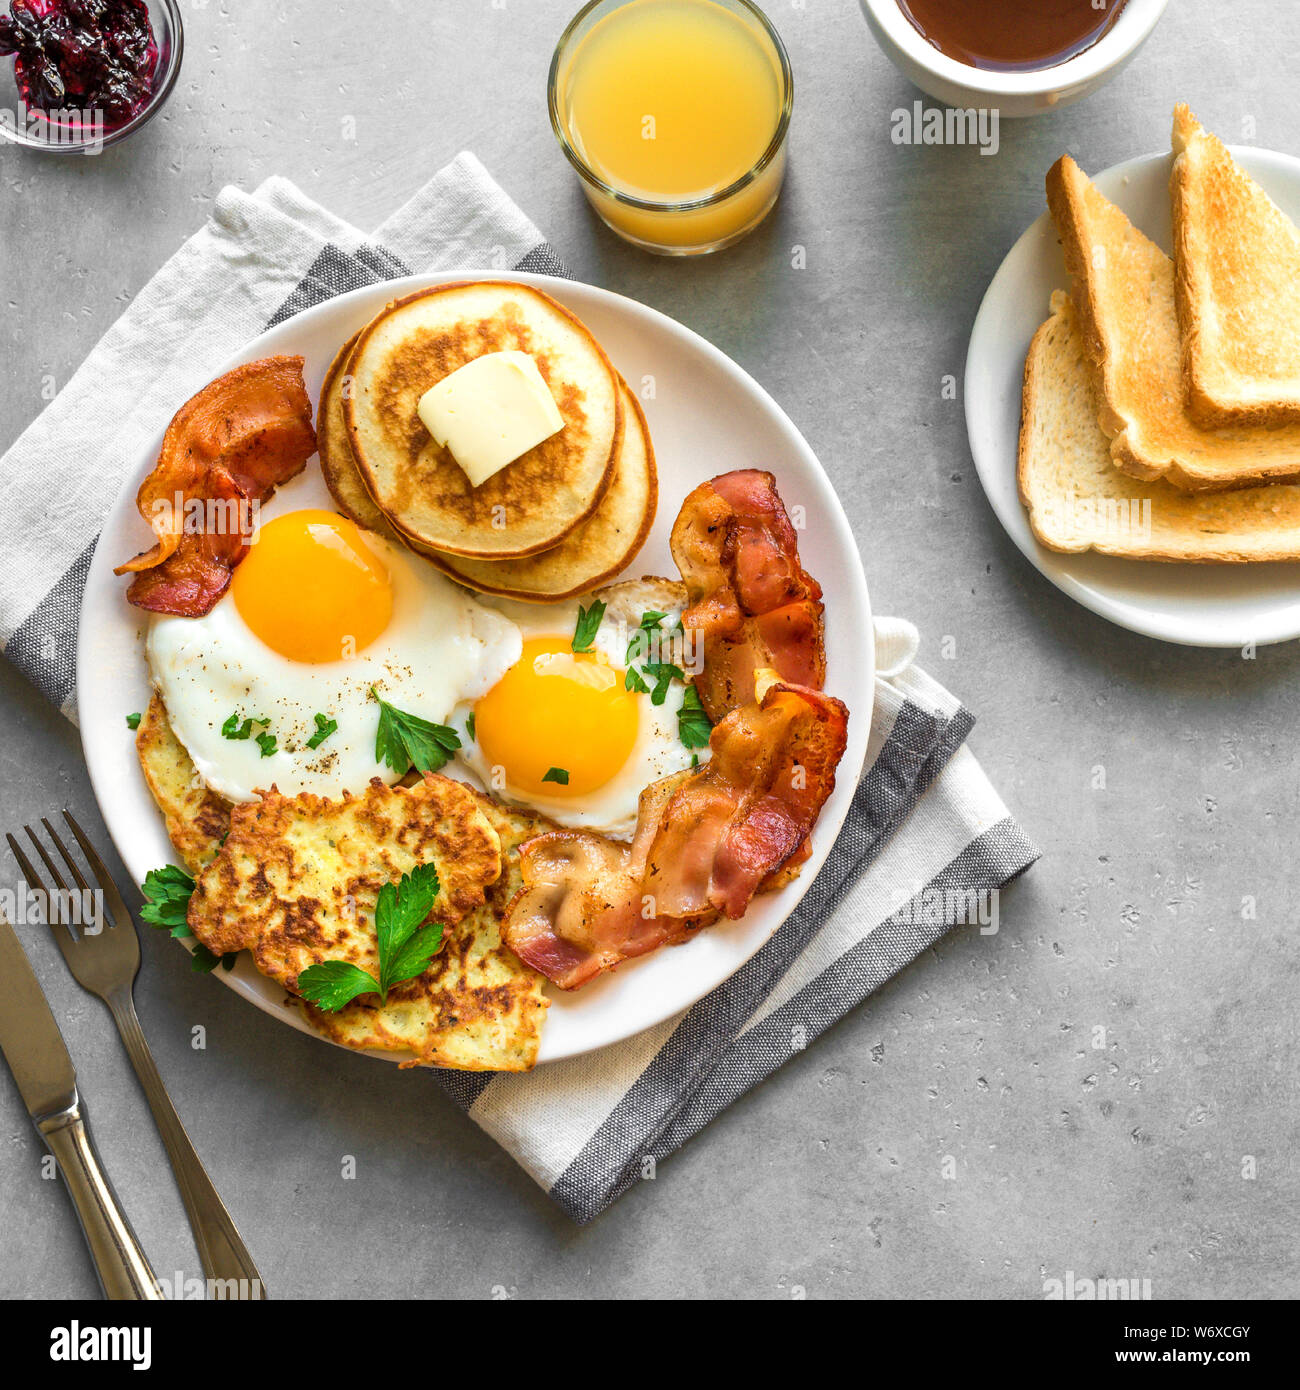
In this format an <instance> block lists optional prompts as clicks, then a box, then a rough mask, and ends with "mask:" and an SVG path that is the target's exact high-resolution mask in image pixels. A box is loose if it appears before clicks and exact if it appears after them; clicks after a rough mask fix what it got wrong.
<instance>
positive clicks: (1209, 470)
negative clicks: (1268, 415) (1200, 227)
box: [1047, 155, 1300, 491]
mask: <svg viewBox="0 0 1300 1390" xmlns="http://www.w3.org/2000/svg"><path fill="white" fill-rule="evenodd" d="M1047 202H1048V206H1049V207H1050V208H1051V210H1052V217H1053V220H1054V221H1055V223H1056V229H1057V231H1058V232H1059V233H1060V236H1061V244H1062V247H1063V249H1064V251H1065V264H1066V266H1067V268H1068V269H1069V271H1070V274H1071V275H1072V276H1073V277H1074V294H1073V299H1074V303H1075V307H1076V308H1077V310H1078V314H1079V325H1080V327H1081V328H1082V330H1083V338H1084V343H1085V346H1086V348H1087V354H1088V363H1089V366H1090V367H1091V369H1092V373H1093V385H1094V387H1095V389H1096V392H1097V404H1098V407H1099V409H1100V419H1101V427H1102V429H1103V430H1104V431H1105V432H1106V434H1107V436H1108V437H1109V438H1110V441H1111V445H1110V452H1111V458H1112V459H1113V460H1114V462H1115V465H1116V467H1118V468H1120V469H1122V470H1123V471H1124V472H1125V473H1131V474H1132V475H1133V476H1134V477H1136V478H1164V479H1166V481H1168V482H1170V483H1172V484H1174V486H1175V487H1180V488H1183V489H1185V490H1188V491H1200V490H1203V489H1213V488H1237V487H1252V486H1255V485H1256V484H1259V483H1266V482H1279V481H1282V480H1286V479H1293V478H1300V425H1286V426H1283V427H1281V428H1279V429H1266V428H1263V427H1261V426H1236V427H1233V428H1227V429H1215V430H1207V429H1203V428H1202V427H1201V426H1199V425H1197V424H1196V422H1195V421H1194V420H1193V419H1192V418H1191V416H1190V415H1188V413H1187V409H1186V405H1185V400H1184V391H1183V374H1182V368H1181V365H1180V358H1181V342H1180V339H1179V333H1178V314H1177V311H1176V309H1175V307H1174V263H1173V262H1172V261H1171V260H1170V259H1169V257H1168V256H1166V255H1165V254H1164V252H1163V251H1161V249H1160V248H1159V247H1158V246H1157V245H1156V244H1155V243H1154V242H1152V241H1149V240H1148V239H1147V238H1146V237H1144V236H1143V235H1142V233H1141V232H1139V231H1138V230H1137V228H1136V227H1134V226H1133V224H1132V223H1131V222H1130V221H1129V220H1128V218H1127V217H1125V216H1124V214H1123V213H1122V212H1121V211H1120V210H1119V208H1117V207H1116V206H1115V205H1114V203H1112V202H1110V201H1109V200H1108V199H1106V198H1105V197H1103V196H1102V194H1101V193H1100V192H1099V191H1098V189H1097V188H1095V187H1094V186H1093V184H1092V183H1091V181H1090V180H1089V179H1088V177H1087V175H1086V174H1084V172H1083V170H1082V169H1080V168H1079V166H1078V165H1077V164H1076V163H1075V162H1074V160H1072V159H1071V158H1070V157H1069V155H1066V156H1065V157H1064V158H1063V159H1060V160H1058V161H1057V163H1056V164H1054V165H1053V166H1052V169H1051V171H1050V172H1049V173H1048V175H1047Z"/></svg>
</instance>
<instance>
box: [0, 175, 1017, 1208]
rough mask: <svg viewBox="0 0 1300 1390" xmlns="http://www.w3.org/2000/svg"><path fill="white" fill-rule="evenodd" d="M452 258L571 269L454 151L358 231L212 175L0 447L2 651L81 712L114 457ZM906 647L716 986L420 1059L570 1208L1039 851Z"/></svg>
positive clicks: (899, 633) (755, 1077) (974, 905)
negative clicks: (94, 574) (594, 1044)
mask: <svg viewBox="0 0 1300 1390" xmlns="http://www.w3.org/2000/svg"><path fill="white" fill-rule="evenodd" d="M462 267H481V268H492V269H496V270H506V269H514V270H526V271H540V272H544V273H548V274H552V275H563V274H565V273H566V272H565V270H564V268H563V267H562V265H561V264H560V262H559V260H558V258H557V257H556V255H555V252H554V251H553V250H552V249H551V247H550V246H549V245H548V244H547V243H546V241H545V240H544V239H543V237H542V235H541V233H540V232H538V230H537V228H536V227H534V226H533V224H532V223H531V222H530V221H529V220H528V218H527V217H525V216H524V214H523V213H522V212H521V211H520V210H519V209H518V208H517V207H516V206H515V205H514V204H513V203H512V202H511V201H510V199H509V198H507V197H506V195H505V193H504V192H503V191H502V190H501V189H500V188H499V187H498V186H497V184H496V183H494V182H493V180H492V179H491V178H490V177H489V175H488V174H487V172H486V170H484V168H483V167H482V165H481V164H479V162H478V160H476V159H475V158H474V157H473V156H472V155H470V154H468V153H466V154H462V155H460V156H459V157H458V158H457V159H456V160H454V161H453V162H452V163H451V164H449V165H448V166H447V167H446V168H444V169H442V170H441V171H440V172H439V173H438V174H437V175H435V176H434V178H433V179H431V180H430V182H429V183H428V184H426V185H425V187H424V188H423V189H422V190H421V191H420V192H419V193H417V194H416V195H415V197H414V198H412V199H411V201H410V202H409V203H407V204H406V205H405V206H404V207H402V208H401V209H400V210H399V211H398V212H396V213H394V214H393V216H392V217H390V218H389V219H388V220H387V221H386V222H384V223H383V224H382V225H381V226H380V227H378V228H377V229H376V230H375V231H374V232H373V233H371V234H370V235H369V236H367V235H364V234H363V233H361V232H359V231H358V230H357V229H356V228H355V227H352V226H350V225H349V224H347V223H346V222H342V221H340V220H339V219H338V218H336V217H334V216H332V215H331V214H330V213H328V212H327V211H326V210H325V209H324V208H322V207H320V206H319V205H318V204H316V203H314V202H312V201H311V200H310V199H308V198H306V197H305V196H304V195H303V194H302V193H301V192H300V191H299V190H298V189H297V188H295V187H294V186H293V185H292V184H290V183H288V182H286V181H285V180H283V179H279V178H272V179H269V180H267V181H266V182H265V183H264V184H262V185H261V187H260V188H258V189H257V190H256V192H254V193H252V194H248V193H244V192H242V191H240V190H239V189H236V188H227V189H225V190H224V191H223V192H222V193H221V194H220V196H219V197H218V199H217V202H216V207H215V210H214V212H213V215H212V218H211V220H210V221H209V222H208V223H207V225H206V226H205V227H203V228H202V230H200V231H199V232H198V233H197V234H196V235H195V236H193V237H192V238H191V239H190V240H189V241H188V242H187V243H186V244H185V245H184V246H183V247H181V249H180V250H179V251H178V252H177V253H176V254H175V255H174V256H173V257H172V258H171V260H169V261H168V262H167V263H166V265H164V266H163V267H162V269H161V270H160V271H159V272H158V273H157V274H156V275H155V276H154V278H153V279H152V280H151V281H150V282H149V284H148V285H146V286H145V288H144V289H143V290H142V291H141V292H140V294H139V295H138V296H137V297H136V299H135V300H134V302H133V303H132V304H131V307H130V308H129V309H128V310H127V311H126V313H125V314H124V315H123V316H122V318H121V319H120V320H119V321H118V322H117V323H116V324H115V325H114V327H113V328H111V329H110V330H109V332H108V333H107V334H106V335H105V336H104V338H103V339H102V340H101V341H100V343H99V344H98V345H97V346H96V347H95V349H94V350H93V352H92V353H91V354H90V356H89V357H88V358H87V359H86V361H85V363H84V364H83V365H82V367H81V368H80V369H79V370H78V371H77V373H76V374H75V375H74V376H73V378H72V379H71V381H69V383H68V384H67V386H66V387H65V388H64V389H63V391H62V392H60V394H59V395H58V396H57V397H56V398H55V400H54V401H53V402H52V403H51V404H50V406H49V407H48V408H47V409H46V410H45V412H44V413H43V414H42V415H41V416H40V417H39V418H38V419H37V420H36V421H35V422H34V423H33V424H32V425H31V426H30V428H28V429H27V430H26V431H25V432H24V433H23V435H22V436H21V438H19V440H18V441H17V443H16V444H14V446H13V447H12V448H11V449H10V450H9V451H8V453H7V454H5V455H4V457H3V459H2V460H0V514H3V515H4V516H5V517H6V521H7V525H6V534H7V536H8V537H9V546H10V563H9V564H7V565H5V566H3V567H0V642H3V647H4V652H5V655H6V656H7V657H8V658H9V660H10V661H12V662H13V663H14V664H15V665H16V666H17V667H18V668H19V669H20V670H22V671H23V672H24V673H25V674H26V675H27V676H28V677H29V678H30V679H31V680H32V681H33V682H34V683H35V684H36V685H37V686H38V687H39V688H40V690H41V691H42V692H43V693H44V694H45V695H46V697H47V698H48V699H49V700H50V701H51V702H52V703H53V704H55V705H56V706H58V707H59V708H60V709H61V710H62V711H63V712H64V713H65V714H66V715H68V716H69V717H70V718H72V717H74V712H75V700H76V692H75V648H76V633H77V614H78V609H79V606H80V599H81V592H82V589H83V587H84V585H85V579H86V572H87V569H88V567H89V564H90V558H91V555H92V554H93V552H94V547H95V540H96V537H97V536H98V534H99V531H100V528H101V525H102V523H103V519H104V516H105V515H106V513H107V512H108V509H109V506H110V504H111V503H112V501H113V499H114V497H115V495H116V493H117V492H118V490H119V488H120V487H121V484H122V470H123V461H124V460H126V459H132V458H136V457H138V456H139V454H140V453H141V452H142V451H143V449H144V448H145V446H146V445H147V443H148V442H149V441H150V440H151V439H152V438H154V437H156V435H157V434H158V432H159V431H160V430H161V428H162V426H163V425H164V424H165V423H166V421H167V420H168V419H170V417H171V415H172V414H173V413H174V411H175V409H176V407H177V404H178V403H179V402H181V401H184V400H186V399H188V397H189V396H191V395H192V394H193V393H194V392H195V391H197V390H198V389H199V388H200V387H201V386H203V385H204V384H205V383H206V382H207V381H209V380H210V379H211V378H212V376H214V375H215V373H216V372H217V370H218V369H219V368H220V366H221V365H222V363H224V362H225V361H226V360H227V359H228V358H230V357H232V356H233V355H234V354H235V353H237V352H238V351H239V350H240V349H241V348H243V347H244V345H245V344H246V343H247V342H248V341H249V340H250V339H251V338H254V337H255V336H257V334H259V333H261V332H262V331H263V330H264V329H266V328H268V327H270V326H272V325H274V324H277V323H280V322H282V321H283V320H284V319H286V318H288V317H290V316H291V315H293V314H295V313H298V312H299V311H300V310H302V309H305V308H308V307H309V306H311V305H313V304H319V303H321V302H322V301H323V300H326V299H329V298H331V297H332V296H334V295H337V294H342V293H344V292H345V291H347V290H352V289H356V288H358V287H359V286H362V285H369V284H373V283H375V282H376V281H379V280H384V279H392V278H395V277H397V276H401V275H409V274H411V273H413V272H424V271H439V270H451V269H457V268H462ZM33 479H39V480H40V486H39V487H33V486H32V480H33ZM918 641H919V639H918V637H917V633H916V629H915V628H914V627H912V625H911V624H910V623H907V622H904V621H902V620H899V619H881V620H878V622H877V626H876V643H877V652H878V674H877V680H876V701H875V712H874V714H873V717H872V729H871V741H870V748H869V751H868V754H867V768H866V771H865V773H864V775H863V777H862V781H861V783H860V785H859V786H858V790H857V793H856V795H855V797H854V800H853V805H852V810H851V811H850V813H849V818H848V821H847V822H846V824H845V827H844V830H843V832H842V833H841V835H840V837H839V840H838V841H837V843H836V845H835V847H834V849H833V851H832V853H831V855H830V857H829V859H828V860H827V861H826V864H825V865H824V866H823V868H822V870H821V872H820V873H819V874H818V876H817V879H816V881H815V882H814V884H813V885H812V887H811V889H810V890H809V892H808V893H807V895H806V896H805V897H804V899H803V901H802V903H801V904H800V906H799V908H798V909H797V910H796V911H795V913H794V914H793V915H792V916H791V917H790V918H789V919H788V920H787V921H786V923H785V924H784V926H782V927H781V929H780V930H779V931H778V932H777V933H776V934H775V935H774V936H773V937H772V938H771V940H770V941H769V942H768V943H767V945H766V946H764V947H763V949H762V950H760V951H759V953H758V954H757V955H756V956H754V957H753V959H752V960H750V961H749V963H748V964H747V965H745V966H744V967H743V968H742V969H741V970H740V971H739V972H738V973H737V974H736V975H734V976H733V977H732V978H731V979H730V980H728V981H727V982H726V984H724V985H722V986H720V987H719V988H718V989H716V990H715V991H714V992H713V993H712V994H710V995H709V996H707V997H706V998H705V999H703V1000H701V1001H700V1002H699V1003H698V1004H696V1005H695V1006H694V1007H692V1008H690V1009H688V1010H686V1011H685V1012H684V1013H682V1014H679V1015H678V1016H677V1017H675V1018H672V1019H669V1020H668V1021H667V1022H665V1023H661V1024H660V1025H659V1026H658V1027H656V1028H652V1029H650V1030H649V1031H648V1032H645V1033H642V1034H640V1035H638V1036H637V1037H634V1038H631V1039H629V1040H628V1041H626V1042H624V1043H620V1044H618V1045H616V1046H613V1047H608V1048H605V1049H603V1050H601V1051H599V1052H595V1053H590V1054H588V1055H586V1056H583V1057H577V1058H573V1059H571V1060H568V1061H563V1062H554V1063H550V1064H548V1065H545V1066H543V1067H540V1068H539V1069H537V1070H536V1071H534V1072H532V1073H529V1074H528V1075H522V1076H516V1075H504V1074H491V1073H489V1074H470V1073H456V1072H439V1073H436V1075H437V1077H438V1079H439V1081H441V1083H442V1084H443V1086H444V1087H445V1088H446V1090H447V1091H448V1092H449V1093H450V1094H451V1096H452V1097H453V1098H454V1100H455V1101H456V1102H457V1104H459V1105H460V1106H461V1107H462V1108H463V1109H464V1110H465V1111H466V1112H467V1113H468V1114H469V1115H470V1117H471V1118H472V1119H474V1120H475V1121H476V1122H477V1123H478V1124H479V1125H481V1126H482V1127H483V1128H484V1129H485V1130H486V1131H487V1132H488V1133H489V1134H491V1135H492V1136H493V1137H494V1138H496V1139H497V1140H498V1141H499V1142H500V1143H501V1144H503V1145H504V1146H505V1147H506V1148H507V1149H508V1150H509V1152H510V1153H511V1154H513V1155H514V1157H515V1159H516V1160H517V1161H518V1162H519V1163H521V1164H522V1165H523V1166H524V1168H525V1169H527V1171H528V1172H529V1173H530V1174H531V1175H532V1176H533V1178H534V1179H535V1180H536V1181H537V1182H538V1183H539V1184H540V1185H541V1186H542V1188H543V1189H545V1191H547V1192H548V1193H549V1194H550V1195H551V1197H552V1198H554V1199H555V1201H556V1202H558V1203H559V1204H560V1206H562V1207H563V1208H564V1210H565V1211H566V1212H568V1213H569V1214H570V1215H571V1216H572V1217H573V1218H574V1219H575V1220H577V1221H587V1220H589V1219H590V1218H591V1217H593V1216H595V1215H596V1214H597V1213H598V1212H600V1211H602V1210H603V1209H604V1208H605V1207H607V1206H608V1205H609V1204H610V1203H611V1202H612V1201H613V1200H614V1199H615V1198H616V1197H618V1196H619V1195H620V1194H621V1193H622V1192H624V1191H626V1190H627V1188H629V1187H630V1186H632V1184H633V1183H636V1182H638V1181H641V1180H643V1179H645V1178H648V1177H653V1176H654V1175H655V1171H656V1165H657V1163H658V1161H659V1160H660V1159H662V1158H664V1157H666V1156H667V1155H668V1154H670V1153H672V1152H673V1151H674V1150H675V1149H676V1148H677V1147H678V1146H679V1145H681V1144H682V1143H683V1142H684V1141H685V1140H686V1139H688V1138H690V1136H691V1135H693V1134H695V1133H697V1132H698V1131H699V1130H700V1129H702V1128H703V1127H704V1126H705V1125H706V1124H708V1122H709V1121H710V1120H711V1119H712V1118H713V1117H714V1116H715V1115H717V1114H718V1113H719V1112H720V1111H721V1110H723V1109H724V1108H725V1107H726V1106H728V1105H729V1104H730V1103H731V1102H732V1101H733V1100H735V1099H736V1098H737V1097H738V1096H740V1095H742V1094H743V1093H744V1092H745V1091H747V1090H748V1089H749V1088H750V1087H751V1086H753V1085H754V1084H755V1083H756V1082H758V1081H761V1080H762V1079H763V1078H764V1077H765V1076H767V1075H769V1074H770V1073H771V1072H772V1071H774V1070H775V1069H776V1068H777V1067H779V1066H780V1065H781V1064H782V1062H784V1061H785V1060H786V1059H787V1058H788V1057H790V1056H791V1055H792V1054H793V1053H796V1052H798V1051H800V1050H802V1049H803V1048H805V1047H807V1046H808V1045H809V1044H810V1043H811V1042H812V1041H813V1040H814V1039H815V1038H816V1037H817V1036H818V1034H820V1033H821V1032H822V1030H823V1029H825V1028H827V1027H829V1026H830V1025H831V1024H832V1023H834V1022H835V1021H836V1020H837V1019H839V1018H841V1017H843V1015H844V1014H846V1013H847V1012H848V1011H849V1010H850V1009H852V1008H853V1007H854V1006H855V1005H857V1004H859V1003H860V1002H861V1001H862V1000H863V999H864V998H865V997H866V996H867V995H868V994H870V993H871V992H872V991H873V990H874V989H876V988H877V987H878V986H879V985H880V984H882V983H883V982H884V981H885V980H887V979H889V977H890V976H891V975H893V974H895V973H896V972H897V971H899V970H901V969H902V968H903V966H905V965H906V964H907V963H908V962H909V961H911V960H914V959H915V958H916V956H918V955H919V954H920V953H921V952H922V951H924V950H925V949H926V947H928V946H930V945H932V944H933V943H934V942H935V941H936V940H938V939H939V937H941V936H942V935H943V934H944V933H945V932H946V931H948V930H949V929H950V928H951V927H952V926H954V925H957V924H959V923H967V924H972V929H974V930H981V931H992V930H996V928H997V920H998V917H997V906H998V897H997V894H998V891H999V889H1000V888H1001V887H1002V886H1003V885H1004V884H1005V883H1007V882H1008V881H1009V880H1010V879H1012V878H1014V877H1015V876H1016V875H1017V874H1019V873H1021V872H1023V871H1024V870H1025V869H1026V868H1028V867H1029V865H1030V864H1032V863H1033V861H1034V859H1035V858H1036V857H1037V851H1036V849H1035V848H1034V846H1033V845H1032V844H1031V843H1030V842H1029V840H1028V839H1027V838H1026V837H1025V835H1024V833H1023V832H1022V831H1021V829H1020V827H1019V826H1018V825H1017V824H1016V823H1015V821H1014V820H1012V818H1011V817H1010V815H1009V814H1008V812H1007V808H1006V807H1005V806H1004V805H1003V803H1002V801H1001V799H1000V798H999V797H998V795H997V793H996V792H995V791H994V789H993V787H992V786H991V784H990V783H989V781H988V779H987V778H986V777H985V775H984V773H983V772H982V771H981V769H980V766H979V764H978V763H977V762H976V760H975V758H974V756H973V755H972V754H971V753H970V751H969V750H968V749H967V748H966V747H965V746H964V744H965V739H966V736H967V734H968V733H969V732H970V729H971V726H972V724H973V722H974V721H973V718H972V716H971V715H970V713H969V712H968V711H967V710H965V709H964V708H963V707H962V705H961V704H960V703H959V701H958V700H957V699H956V698H955V697H954V696H952V695H950V694H949V693H948V692H947V691H946V690H945V689H944V688H943V687H942V686H940V685H939V684H938V683H937V682H935V681H933V680H932V679H930V677H929V676H927V675H925V674H924V672H922V671H921V670H919V669H918V668H917V667H916V665H915V664H914V657H915V654H916V649H917V646H918ZM868 870H870V872H868Z"/></svg>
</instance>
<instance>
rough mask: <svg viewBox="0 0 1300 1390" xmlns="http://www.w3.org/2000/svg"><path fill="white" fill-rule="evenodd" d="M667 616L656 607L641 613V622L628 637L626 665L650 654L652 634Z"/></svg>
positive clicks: (641, 659)
mask: <svg viewBox="0 0 1300 1390" xmlns="http://www.w3.org/2000/svg"><path fill="white" fill-rule="evenodd" d="M667 616H668V614H667V613H660V612H659V611H658V609H655V608H651V609H648V610H647V611H646V612H644V613H642V614H641V622H640V624H639V626H638V627H637V630H636V631H635V632H634V633H633V634H632V636H631V637H629V638H628V643H627V655H626V656H624V658H623V665H624V666H631V665H632V663H633V662H636V661H644V660H645V659H646V657H648V656H649V655H650V634H651V633H652V632H654V631H655V630H656V629H657V628H658V626H659V624H660V623H662V622H663V620H664V619H665V618H666V617H667ZM643 693H644V692H643Z"/></svg>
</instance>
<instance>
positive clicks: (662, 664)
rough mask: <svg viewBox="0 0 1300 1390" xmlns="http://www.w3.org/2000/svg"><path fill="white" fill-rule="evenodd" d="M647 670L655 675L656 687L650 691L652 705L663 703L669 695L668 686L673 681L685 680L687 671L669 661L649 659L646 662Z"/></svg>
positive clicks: (649, 673)
mask: <svg viewBox="0 0 1300 1390" xmlns="http://www.w3.org/2000/svg"><path fill="white" fill-rule="evenodd" d="M645 672H646V675H648V676H653V677H654V682H655V688H654V690H653V691H651V693H650V703H651V704H652V705H662V704H663V702H664V700H665V699H666V698H667V696H668V687H669V686H670V685H671V684H672V683H673V681H684V680H685V679H686V672H685V671H683V670H682V668H681V667H680V666H674V665H673V664H672V663H671V662H669V661H648V662H646V666H645Z"/></svg>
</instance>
